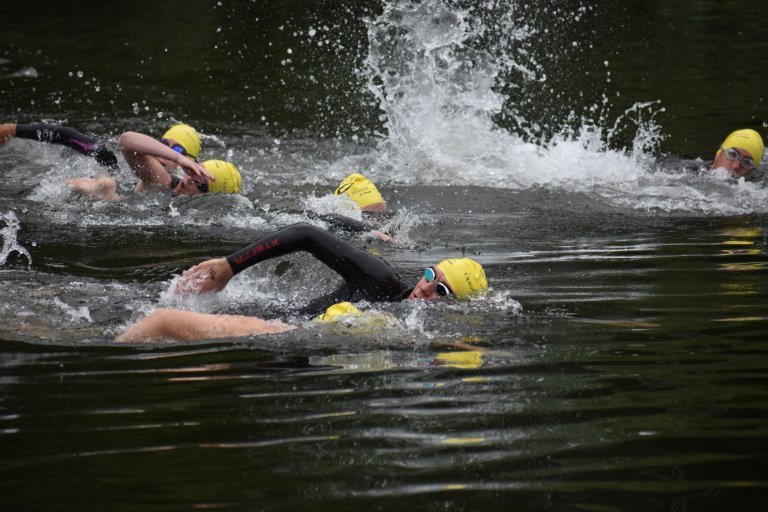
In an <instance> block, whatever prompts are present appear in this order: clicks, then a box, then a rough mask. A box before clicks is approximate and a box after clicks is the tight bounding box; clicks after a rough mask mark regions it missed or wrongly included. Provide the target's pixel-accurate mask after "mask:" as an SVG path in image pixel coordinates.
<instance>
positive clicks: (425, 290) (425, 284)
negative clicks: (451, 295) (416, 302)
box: [408, 267, 451, 300]
mask: <svg viewBox="0 0 768 512" xmlns="http://www.w3.org/2000/svg"><path fill="white" fill-rule="evenodd" d="M430 268H431V269H432V271H433V272H434V273H435V278H434V279H433V280H431V281H428V280H427V278H426V277H425V276H422V277H421V279H419V282H418V283H416V286H414V287H413V291H412V292H411V294H410V295H409V296H408V298H409V299H423V300H439V299H442V298H444V296H443V295H441V294H440V293H438V290H437V287H438V286H439V285H438V283H441V284H442V285H445V286H446V287H447V288H448V289H449V290H450V288H451V287H450V286H449V285H448V282H447V281H446V280H445V274H443V272H442V270H440V269H439V268H437V267H430Z"/></svg>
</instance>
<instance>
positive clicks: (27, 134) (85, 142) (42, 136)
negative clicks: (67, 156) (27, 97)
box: [16, 123, 117, 168]
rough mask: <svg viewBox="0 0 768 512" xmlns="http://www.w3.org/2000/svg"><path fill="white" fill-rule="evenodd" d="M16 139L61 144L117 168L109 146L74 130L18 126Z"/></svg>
mask: <svg viewBox="0 0 768 512" xmlns="http://www.w3.org/2000/svg"><path fill="white" fill-rule="evenodd" d="M16 137H18V138H21V139H31V140H37V141H40V142H48V143H50V144H61V145H62V146H67V147H68V148H71V149H74V150H75V151H77V152H78V153H82V154H83V155H86V156H90V157H93V158H94V159H96V161H97V162H99V163H100V164H101V165H106V166H108V167H112V168H116V167H117V158H116V157H115V154H114V153H113V152H112V151H110V150H109V149H108V148H107V146H106V145H105V144H104V143H102V142H99V141H97V140H96V139H93V138H91V137H88V136H87V135H83V134H82V133H80V132H78V131H77V130H74V129H72V128H67V127H64V126H57V125H55V124H44V123H37V124H17V125H16Z"/></svg>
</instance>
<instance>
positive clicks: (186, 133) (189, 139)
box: [163, 124, 202, 160]
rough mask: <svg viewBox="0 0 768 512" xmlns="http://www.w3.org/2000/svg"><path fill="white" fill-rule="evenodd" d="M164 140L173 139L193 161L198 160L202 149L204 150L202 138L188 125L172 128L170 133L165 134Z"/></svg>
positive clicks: (169, 130)
mask: <svg viewBox="0 0 768 512" xmlns="http://www.w3.org/2000/svg"><path fill="white" fill-rule="evenodd" d="M163 138H164V139H173V140H175V141H176V142H178V143H179V144H181V147H183V148H184V151H186V152H187V156H189V157H190V158H192V159H193V160H197V157H198V156H199V155H200V149H202V144H201V143H200V136H199V135H198V134H197V132H196V131H195V129H194V128H192V127H191V126H189V125H188V124H177V125H175V126H171V127H170V128H169V129H168V131H167V132H165V133H164V134H163Z"/></svg>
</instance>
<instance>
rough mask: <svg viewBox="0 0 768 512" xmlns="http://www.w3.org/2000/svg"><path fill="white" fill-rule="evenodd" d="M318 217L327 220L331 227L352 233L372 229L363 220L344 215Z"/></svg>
mask: <svg viewBox="0 0 768 512" xmlns="http://www.w3.org/2000/svg"><path fill="white" fill-rule="evenodd" d="M318 218H319V219H320V220H322V221H324V222H327V223H328V225H329V226H330V227H331V228H335V229H341V230H344V231H351V232H352V233H365V232H366V231H370V230H371V229H373V228H372V227H370V226H368V225H367V224H366V223H364V222H360V221H359V220H355V219H352V218H350V217H345V216H344V215H330V214H329V215H320V216H318Z"/></svg>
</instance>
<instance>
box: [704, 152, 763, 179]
mask: <svg viewBox="0 0 768 512" xmlns="http://www.w3.org/2000/svg"><path fill="white" fill-rule="evenodd" d="M728 149H729V150H733V151H736V152H738V154H739V156H738V158H735V159H733V160H731V159H730V158H728V153H727V152H726V151H721V152H720V154H719V155H717V156H715V161H714V162H712V167H710V170H713V171H714V170H715V169H721V168H722V169H727V170H728V171H729V172H730V173H731V176H733V177H734V178H741V177H744V176H748V175H749V174H750V173H751V172H752V171H753V169H748V168H746V167H744V164H743V162H742V159H745V158H746V159H749V161H752V155H751V154H750V153H749V151H747V150H746V149H744V148H737V147H734V148H728Z"/></svg>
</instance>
